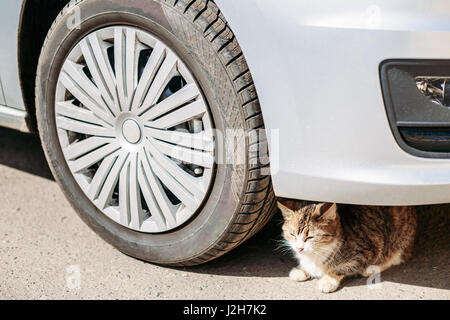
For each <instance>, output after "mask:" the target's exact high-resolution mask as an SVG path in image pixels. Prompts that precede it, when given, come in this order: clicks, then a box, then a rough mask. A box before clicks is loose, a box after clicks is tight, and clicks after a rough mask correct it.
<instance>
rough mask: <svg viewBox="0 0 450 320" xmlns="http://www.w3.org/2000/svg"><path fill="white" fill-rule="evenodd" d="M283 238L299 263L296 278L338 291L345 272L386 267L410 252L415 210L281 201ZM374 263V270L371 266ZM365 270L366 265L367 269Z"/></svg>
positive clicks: (362, 272)
mask: <svg viewBox="0 0 450 320" xmlns="http://www.w3.org/2000/svg"><path fill="white" fill-rule="evenodd" d="M278 207H279V208H280V210H281V212H282V214H283V217H284V220H285V222H284V225H283V236H284V238H285V239H286V241H287V244H288V245H289V246H290V247H291V248H292V250H293V251H294V252H295V255H296V258H297V259H298V261H299V266H298V267H297V268H294V269H292V271H291V272H290V274H289V277H290V278H291V279H293V280H295V281H306V280H308V279H310V278H319V282H318V283H319V290H321V291H322V292H325V293H329V292H333V291H336V290H337V289H338V287H339V284H340V282H341V280H342V279H343V278H345V277H347V276H355V275H362V276H365V277H367V276H369V275H371V272H370V270H372V268H373V266H376V267H378V268H379V269H378V270H379V271H380V272H381V271H384V270H386V269H388V268H389V267H391V266H394V265H398V264H400V263H402V262H404V261H406V260H407V259H408V258H409V257H410V256H411V254H412V249H413V244H414V237H415V230H416V224H417V220H416V212H415V209H414V208H412V207H375V206H352V205H337V204H332V203H314V202H306V201H296V200H288V199H280V200H279V202H278ZM369 267H372V268H369ZM368 268H369V269H368Z"/></svg>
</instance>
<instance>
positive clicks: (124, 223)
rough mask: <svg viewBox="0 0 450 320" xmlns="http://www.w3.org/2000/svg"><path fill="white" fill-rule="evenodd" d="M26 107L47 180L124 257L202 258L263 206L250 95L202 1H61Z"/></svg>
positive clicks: (227, 245)
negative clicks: (33, 114)
mask: <svg viewBox="0 0 450 320" xmlns="http://www.w3.org/2000/svg"><path fill="white" fill-rule="evenodd" d="M77 19H78V21H77ZM36 110H37V119H38V126H39V132H40V136H41V140H42V144H43V147H44V150H45V153H46V156H47V159H48V161H49V164H50V167H51V169H52V172H53V174H54V176H55V179H56V181H57V182H58V183H59V184H60V186H61V188H62V190H63V191H64V193H65V195H66V196H67V198H68V199H69V201H70V203H71V204H72V206H73V207H74V208H75V209H76V211H77V213H78V214H79V215H80V217H81V218H82V219H83V220H84V221H85V222H86V223H87V224H88V225H89V226H90V227H91V228H92V229H93V230H94V231H95V232H97V233H98V234H99V235H100V236H101V237H102V238H104V239H105V240H106V241H108V242H109V243H111V244H112V245H113V246H115V247H116V248H118V249H119V250H121V251H122V252H124V253H126V254H128V255H131V256H133V257H136V258H140V259H143V260H146V261H150V262H154V263H158V264H165V265H196V264H201V263H204V262H207V261H209V260H212V259H214V258H217V257H219V256H221V255H222V254H224V253H226V252H227V251H229V250H231V249H232V248H234V247H236V246H237V245H239V244H240V243H242V242H243V241H245V240H246V239H248V238H249V237H250V236H252V235H253V234H254V233H256V232H257V231H258V230H259V229H261V228H262V226H263V225H264V224H265V223H266V222H267V221H268V220H269V219H270V217H271V216H272V214H273V212H274V207H275V197H274V194H273V191H272V185H271V181H270V176H269V175H267V174H265V173H264V171H265V170H267V168H268V163H264V161H260V159H261V157H260V156H261V153H262V152H261V150H260V149H261V148H260V147H261V146H263V145H265V134H264V125H263V119H262V115H261V111H260V108H259V102H258V99H257V95H256V90H255V87H254V86H253V83H252V78H251V75H250V72H249V70H248V67H247V64H246V61H245V58H244V56H243V54H242V52H241V50H240V48H239V45H238V43H237V40H236V39H235V38H234V36H233V34H232V32H231V30H230V29H229V27H228V26H227V24H226V21H225V19H224V17H223V15H222V14H221V13H220V11H219V10H218V8H217V6H216V5H215V4H214V2H212V1H206V0H205V1H204V0H198V1H183V0H179V1H151V0H145V1H144V0H137V1H132V2H131V1H129V2H126V1H120V0H110V1H103V0H84V1H82V0H78V1H71V2H70V3H69V4H68V5H67V6H66V8H65V9H64V10H63V11H62V12H61V13H60V15H59V16H58V18H57V19H56V21H55V22H54V24H53V26H52V27H51V29H50V31H49V33H48V36H47V39H46V41H45V43H44V46H43V49H42V52H41V57H40V60H39V65H38V71H37V80H36Z"/></svg>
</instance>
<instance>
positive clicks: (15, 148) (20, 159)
mask: <svg viewBox="0 0 450 320" xmlns="http://www.w3.org/2000/svg"><path fill="white" fill-rule="evenodd" d="M0 165H4V166H8V167H11V168H14V169H17V170H21V171H25V172H28V173H31V174H33V175H37V176H40V177H42V178H45V179H50V180H54V179H53V175H52V173H51V171H50V168H49V167H48V164H47V161H46V159H45V155H44V151H43V150H42V146H41V141H40V139H39V135H37V134H27V133H22V132H18V131H14V130H11V129H7V128H1V127H0Z"/></svg>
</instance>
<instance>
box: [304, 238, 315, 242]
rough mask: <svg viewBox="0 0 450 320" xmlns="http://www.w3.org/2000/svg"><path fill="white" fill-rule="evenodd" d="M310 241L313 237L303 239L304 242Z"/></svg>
mask: <svg viewBox="0 0 450 320" xmlns="http://www.w3.org/2000/svg"><path fill="white" fill-rule="evenodd" d="M311 239H314V237H308V238H306V239H305V242H306V241H308V240H311Z"/></svg>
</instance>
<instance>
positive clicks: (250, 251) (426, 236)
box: [186, 204, 450, 290]
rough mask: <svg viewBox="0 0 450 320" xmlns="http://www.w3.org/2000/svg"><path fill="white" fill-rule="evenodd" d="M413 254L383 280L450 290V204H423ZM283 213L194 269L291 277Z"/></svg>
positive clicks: (358, 282) (348, 282) (350, 282)
mask: <svg viewBox="0 0 450 320" xmlns="http://www.w3.org/2000/svg"><path fill="white" fill-rule="evenodd" d="M417 210H418V220H419V221H418V232H417V238H416V244H415V251H414V256H413V258H412V259H411V260H410V261H408V262H407V263H405V264H403V265H400V266H396V267H393V268H391V269H389V270H386V271H385V272H383V273H382V274H381V276H380V280H381V282H384V281H387V282H395V283H403V284H408V285H415V286H421V287H431V288H437V289H446V290H450V277H449V275H450V232H449V230H450V215H449V213H450V204H446V205H435V206H421V207H417ZM281 221H282V218H281V215H280V214H279V213H277V214H276V216H275V217H274V219H273V220H272V221H271V222H270V223H269V224H268V225H267V226H266V227H265V228H264V229H263V230H262V231H261V232H260V233H259V234H257V235H256V236H255V237H253V238H252V239H250V240H249V241H248V242H246V243H244V244H243V245H242V246H240V247H238V248H237V249H235V250H233V251H232V252H231V253H229V254H226V255H224V256H223V257H221V258H219V259H217V260H215V261H212V262H210V263H208V264H205V265H200V266H197V267H193V268H189V269H186V270H187V271H190V272H195V273H205V274H214V275H223V276H237V277H287V276H288V274H289V271H290V269H291V268H293V267H294V266H296V261H295V260H294V258H293V257H292V256H291V254H290V253H289V252H286V251H284V248H280V242H279V240H280V239H281V236H280V232H281ZM366 283H367V279H366V278H362V277H359V278H348V279H345V280H344V281H343V286H342V287H345V286H362V285H365V284H366Z"/></svg>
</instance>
